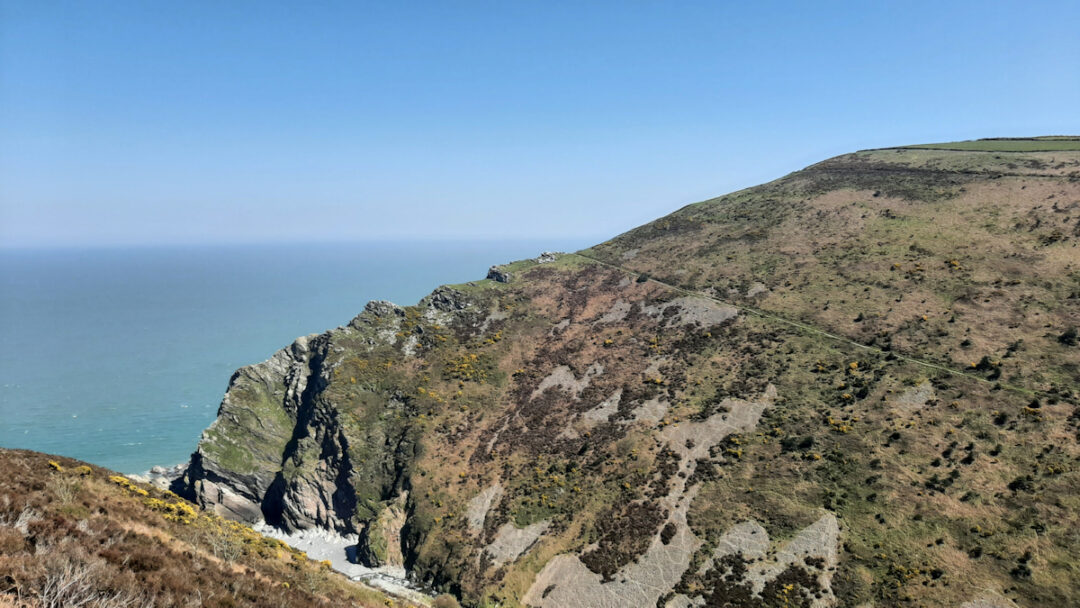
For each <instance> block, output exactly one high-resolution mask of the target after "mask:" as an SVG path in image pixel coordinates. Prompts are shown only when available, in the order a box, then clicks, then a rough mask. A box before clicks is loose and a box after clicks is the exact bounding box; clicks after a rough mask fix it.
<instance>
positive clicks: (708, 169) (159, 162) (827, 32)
mask: <svg viewBox="0 0 1080 608" xmlns="http://www.w3.org/2000/svg"><path fill="white" fill-rule="evenodd" d="M1078 31H1080V3H1078V2H1075V1H1071V2H1030V1H1029V2H985V1H983V2H951V3H939V2H917V1H905V2H819V3H808V2H787V3H784V2H719V1H717V2H659V1H655V2H633V1H620V2H584V1H580V0H579V1H572V2H571V1H567V2H561V1H557V0H547V1H543V2H526V1H514V2H506V1H492V2H448V1H440V2H379V3H362V2H342V3H335V2H304V3H300V2H291V3H284V2H282V3H275V2H268V1H261V2H173V3H165V2H92V1H86V2H74V1H70V2H60V1H30V0H27V1H23V2H9V1H8V0H0V245H2V246H53V245H128V244H154V243H169V244H175V243H217V242H258V241H263V242H265V241H278V242H281V241H297V242H300V241H311V240H364V239H374V238H447V239H451V238H496V237H498V238H505V237H512V238H519V237H520V238H525V237H530V238H532V237H535V238H546V237H553V236H560V237H563V236H569V237H587V238H595V239H596V240H601V239H603V238H607V237H610V236H613V235H615V234H617V233H620V232H622V231H624V230H627V229H629V228H632V227H633V226H636V225H638V224H640V223H643V222H645V221H648V220H650V219H652V218H655V217H657V216H660V215H663V214H665V213H667V212H669V211H671V210H673V209H675V208H677V207H680V206H682V205H684V204H686V203H690V202H693V201H696V200H701V199H705V198H709V197H712V196H716V195H720V194H723V193H725V192H729V191H732V190H735V189H739V188H743V187H746V186H751V185H754V184H757V183H760V182H763V181H767V180H770V179H773V178H776V177H779V176H781V175H783V174H785V173H788V172H790V171H793V170H796V169H799V168H801V167H803V166H805V165H807V164H810V163H812V162H815V161H818V160H821V159H823V158H826V157H829V156H833V155H836V154H840V153H844V152H848V151H852V150H855V149H860V148H868V147H881V146H888V145H896V144H906V143H920V142H930V141H949V140H956V139H970V138H977V137H988V136H1023V135H1037V134H1062V133H1068V134H1075V133H1080V110H1078V109H1080V36H1078V35H1077V32H1078Z"/></svg>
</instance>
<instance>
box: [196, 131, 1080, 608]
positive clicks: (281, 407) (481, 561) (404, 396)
mask: <svg viewBox="0 0 1080 608" xmlns="http://www.w3.org/2000/svg"><path fill="white" fill-rule="evenodd" d="M1002 141H1003V140H992V141H988V142H983V143H972V142H965V143H964V144H963V145H956V144H942V145H936V146H931V147H930V149H921V148H896V149H886V150H872V151H864V152H858V153H855V154H849V155H845V156H841V157H838V158H834V159H831V160H828V161H825V162H822V163H819V164H817V165H814V166H811V167H809V168H807V169H805V170H803V171H799V172H797V173H793V174H791V175H789V176H787V177H784V178H782V179H780V180H777V181H775V182H772V183H769V184H765V185H763V186H759V187H756V188H751V189H748V190H744V191H741V192H737V193H734V194H731V195H728V196H724V197H721V198H718V199H714V200H710V201H705V202H703V203H698V204H695V205H690V206H688V207H685V208H683V209H681V210H679V211H677V212H675V213H673V214H671V215H669V216H667V217H665V218H662V219H659V220H657V221H655V222H652V223H650V224H648V225H645V226H642V227H641V228H638V229H636V230H633V231H631V232H629V233H626V234H624V235H621V236H619V237H617V238H615V239H613V240H611V241H609V242H607V243H603V244H601V245H598V246H596V247H594V248H591V249H588V250H585V251H582V252H579V253H577V254H561V255H550V256H549V255H545V256H541V257H540V258H538V259H536V260H526V261H521V262H516V263H513V264H509V265H506V266H501V267H496V268H493V269H492V271H491V273H490V274H489V278H488V279H485V280H482V281H476V282H473V283H468V284H464V285H457V286H448V287H442V288H439V289H437V290H436V291H435V292H434V293H432V295H430V296H429V297H427V298H425V299H424V300H422V301H421V302H420V303H418V304H417V305H415V306H409V307H399V306H395V305H393V304H389V303H386V302H373V303H371V304H369V305H368V307H367V308H366V309H365V311H364V312H363V313H362V314H360V315H359V316H357V317H356V318H355V319H353V320H352V321H351V322H350V323H349V324H348V325H346V326H343V327H340V328H337V329H335V330H331V331H329V332H326V333H325V334H321V335H317V336H309V337H307V338H303V339H300V340H298V341H297V342H296V343H295V344H293V345H292V346H290V347H288V348H286V349H284V350H282V351H280V352H278V353H277V354H275V355H274V356H273V357H272V358H271V359H270V360H268V361H266V362H264V363H261V364H258V365H254V366H250V367H247V368H244V369H242V370H240V371H238V372H237V374H236V375H235V376H234V377H233V379H232V381H231V383H230V387H229V389H228V392H227V394H226V396H225V399H224V400H223V402H222V405H221V410H220V412H219V416H218V418H217V420H216V421H215V422H214V424H213V425H212V426H211V427H210V428H209V429H208V430H207V431H206V433H205V434H204V436H203V438H202V441H201V442H200V444H199V448H198V451H197V452H196V454H194V455H193V457H192V461H191V465H190V467H189V469H188V472H187V474H186V476H185V477H184V478H183V479H182V480H180V481H179V482H178V484H177V490H178V491H179V492H181V493H183V494H185V495H186V496H188V497H189V498H191V499H193V500H195V501H197V502H199V503H200V504H203V505H205V506H206V507H207V508H210V509H214V510H216V511H217V512H218V513H219V514H221V515H224V516H227V517H231V518H236V519H241V520H245V521H253V522H254V521H260V520H265V521H266V522H268V523H270V524H272V525H274V526H278V527H281V528H284V529H286V530H293V531H295V530H303V529H307V528H313V527H317V528H327V529H330V530H334V531H336V532H339V533H342V534H352V533H356V534H359V538H360V541H359V546H358V547H357V552H356V554H357V556H358V559H360V560H362V561H364V562H365V563H367V564H368V565H371V566H384V567H385V566H400V567H404V568H405V569H406V570H407V571H408V573H409V576H410V577H411V578H412V579H413V580H415V581H416V582H418V583H421V584H424V585H427V586H429V587H430V588H432V589H434V590H439V591H449V592H452V593H454V594H455V595H457V596H459V597H460V598H461V599H462V603H463V604H466V605H478V606H479V605H484V606H495V605H500V606H521V605H528V606H544V607H553V608H554V607H558V608H575V607H581V608H586V607H606V606H612V607H616V606H618V607H622V606H661V607H662V606H671V607H685V606H700V605H706V606H815V607H820V606H833V605H838V606H952V607H960V606H964V607H968V608H974V607H996V606H1012V605H1014V604H1013V603H1012V602H1016V604H1018V605H1021V606H1070V605H1076V604H1077V602H1080V599H1078V598H1077V595H1076V591H1075V589H1077V588H1080V532H1078V530H1080V525H1078V524H1080V521H1078V519H1080V493H1078V492H1077V491H1076V490H1077V488H1078V487H1080V472H1078V471H1077V467H1078V458H1080V445H1078V441H1080V405H1078V404H1080V395H1078V393H1077V390H1078V386H1080V347H1078V346H1077V342H1078V339H1077V330H1076V328H1077V326H1080V248H1078V247H1077V243H1078V242H1080V151H1077V150H1076V147H1077V140H1075V139H1067V138H1064V139H1063V138H1056V139H1034V140H1024V141H1026V142H1029V143H1026V144H1023V145H1018V144H1003V143H1001V142H1002ZM1007 141H1017V140H1007ZM1010 146H1012V147H1013V148H1017V147H1019V148H1020V149H1008V148H1010ZM1025 146H1027V147H1025ZM1003 148H1004V149H1003ZM1045 148H1049V149H1045ZM1032 149H1034V150H1035V151H1029V150H1032Z"/></svg>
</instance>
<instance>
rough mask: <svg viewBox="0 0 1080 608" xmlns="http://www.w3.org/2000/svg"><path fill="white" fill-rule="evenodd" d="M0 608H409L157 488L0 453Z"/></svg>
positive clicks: (82, 467)
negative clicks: (0, 475) (241, 607)
mask: <svg viewBox="0 0 1080 608" xmlns="http://www.w3.org/2000/svg"><path fill="white" fill-rule="evenodd" d="M0 471H3V476H2V477H0V606H11V607H14V608H36V607H46V608H48V607H56V608H61V607H73V606H87V607H95V608H113V607H115V608H120V607H137V608H144V607H150V606H196V607H208V608H209V607H219V606H220V607H225V606H266V607H280V606H290V607H293V606H296V607H302V606H362V607H371V608H374V607H380V608H385V607H386V606H400V607H406V606H413V604H412V603H410V602H407V601H405V600H401V599H397V598H391V597H388V596H386V595H384V594H382V593H379V592H377V591H374V590H372V589H369V588H367V587H364V586H361V585H358V584H355V583H350V582H349V581H347V580H346V579H345V578H344V577H341V576H340V575H337V574H336V573H334V572H332V571H331V570H330V569H329V568H328V567H327V566H326V565H325V564H319V563H316V562H312V561H310V560H308V559H307V557H306V556H304V555H303V554H302V553H300V552H298V551H295V550H292V549H289V548H288V547H287V546H286V545H285V544H283V543H281V542H279V541H275V540H273V539H270V538H266V537H263V536H260V535H258V534H256V533H255V532H253V531H252V530H251V529H249V528H247V527H246V526H242V525H240V524H237V523H235V522H231V521H226V520H223V519H221V518H218V517H213V516H210V515H208V514H205V513H202V512H200V511H199V510H198V509H197V508H196V507H195V506H194V505H191V504H190V503H187V502H185V501H183V500H182V499H180V498H179V497H177V496H175V495H172V494H170V493H168V492H162V491H161V490H158V489H156V488H154V487H153V486H149V485H143V484H136V483H132V482H131V481H130V480H129V479H128V478H126V477H123V476H121V475H117V474H116V473H113V472H111V471H107V470H104V469H100V468H98V467H93V466H90V465H87V464H84V463H81V462H78V461H73V460H70V459H67V458H60V457H51V456H46V455H45V454H38V453H35V452H25V451H20V450H4V449H0Z"/></svg>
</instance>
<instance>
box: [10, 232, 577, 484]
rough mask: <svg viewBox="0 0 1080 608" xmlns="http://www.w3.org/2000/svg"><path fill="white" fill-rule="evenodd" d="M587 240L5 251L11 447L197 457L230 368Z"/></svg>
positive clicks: (96, 457)
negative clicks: (371, 305)
mask: <svg viewBox="0 0 1080 608" xmlns="http://www.w3.org/2000/svg"><path fill="white" fill-rule="evenodd" d="M590 244H592V242H591V241H590V242H586V239H578V240H573V239H565V238H564V239H547V240H520V239H519V240H471V241H435V242H429V241H425V242H417V241H377V242H365V243H332V244H327V243H322V244H267V245H227V246H224V245H223V246H186V247H174V246H160V247H129V248H83V249H75V248H64V249H20V250H13V249H7V250H4V249H0V447H6V448H26V449H31V450H37V451H41V452H48V453H53V454H59V455H63V456H69V457H72V458H77V459H80V460H85V461H88V462H91V463H94V464H97V465H101V466H104V467H107V468H110V469H113V470H116V471H120V472H122V473H129V474H131V473H143V472H145V471H147V470H148V469H149V468H151V467H152V466H154V465H173V464H176V463H180V462H183V461H186V460H187V459H188V457H189V456H190V454H191V452H192V451H193V450H194V449H195V446H196V444H197V443H198V440H199V435H200V434H201V433H202V431H203V429H205V428H206V427H207V426H208V425H209V424H210V423H211V422H212V421H213V420H214V417H215V416H216V414H217V409H218V405H219V404H220V402H221V398H222V395H223V394H224V391H225V388H226V387H227V385H228V382H229V378H230V377H231V376H232V374H233V372H234V371H235V370H236V369H237V368H239V367H241V366H244V365H248V364H251V363H257V362H260V361H263V360H266V359H267V358H269V357H270V355H272V354H273V353H274V352H275V351H276V350H278V349H280V348H282V347H284V346H287V345H288V344H290V343H291V342H292V341H293V340H294V339H295V338H297V337H298V336H302V335H307V334H312V333H319V332H322V331H325V330H327V329H330V328H333V327H337V326H340V325H345V324H346V323H348V322H349V320H351V319H352V318H353V317H354V316H356V314H358V313H359V312H360V311H361V310H363V308H364V305H365V303H367V302H368V301H369V300H390V301H392V302H395V303H398V304H402V305H407V304H414V303H416V302H417V301H418V300H419V299H420V298H422V297H423V296H425V295H427V294H428V293H430V292H431V291H432V290H433V289H435V288H436V287H438V286H439V285H443V284H450V283H463V282H466V281H472V280H478V279H483V278H484V276H485V275H486V273H487V269H488V267H489V266H491V265H492V264H500V263H506V262H509V261H513V260H519V259H525V258H530V257H535V256H537V255H539V254H540V253H541V252H543V251H576V250H578V249H581V248H583V247H586V246H588V245H590Z"/></svg>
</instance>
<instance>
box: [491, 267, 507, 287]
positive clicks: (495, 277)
mask: <svg viewBox="0 0 1080 608" xmlns="http://www.w3.org/2000/svg"><path fill="white" fill-rule="evenodd" d="M487 278H488V279H491V280H492V281H495V282H497V283H509V282H510V280H511V278H512V275H511V274H510V273H509V272H507V271H506V270H503V269H502V268H501V267H500V266H492V267H491V268H488V273H487Z"/></svg>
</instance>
